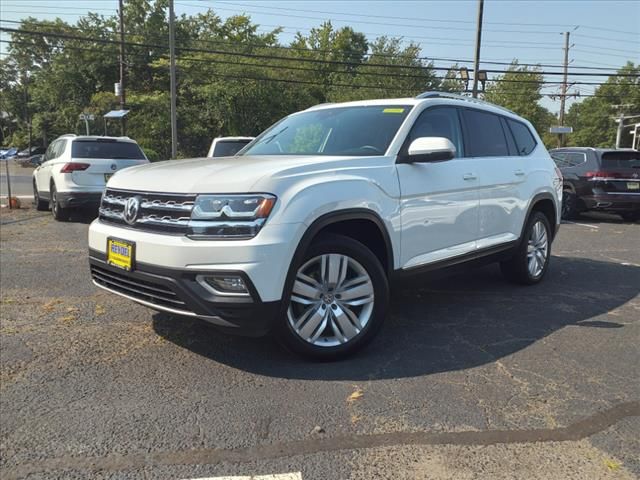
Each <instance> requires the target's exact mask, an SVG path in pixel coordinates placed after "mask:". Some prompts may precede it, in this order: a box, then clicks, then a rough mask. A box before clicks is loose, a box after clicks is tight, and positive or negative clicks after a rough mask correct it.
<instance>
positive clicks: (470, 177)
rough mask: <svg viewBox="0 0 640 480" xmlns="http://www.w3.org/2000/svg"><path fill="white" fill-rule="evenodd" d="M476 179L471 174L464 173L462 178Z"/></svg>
mask: <svg viewBox="0 0 640 480" xmlns="http://www.w3.org/2000/svg"><path fill="white" fill-rule="evenodd" d="M477 178H478V177H476V176H475V175H474V174H473V173H465V174H464V175H463V176H462V179H463V180H476V179H477Z"/></svg>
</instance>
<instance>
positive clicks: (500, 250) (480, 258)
mask: <svg viewBox="0 0 640 480" xmlns="http://www.w3.org/2000/svg"><path fill="white" fill-rule="evenodd" d="M519 243H520V241H519V240H514V241H513V242H509V243H503V244H501V245H496V246H493V247H489V248H483V249H482V250H477V251H475V252H471V253H467V254H464V255H460V256H457V257H453V258H447V259H445V260H441V261H438V262H433V263H429V264H426V265H419V266H417V267H413V268H408V269H399V270H395V271H394V272H393V279H394V280H402V279H406V278H411V277H414V276H429V277H436V278H437V277H443V276H449V275H456V274H458V273H461V272H465V271H468V270H469V269H473V268H478V267H482V266H485V265H488V264H490V263H495V262H500V261H502V260H507V259H508V258H510V257H511V256H512V255H513V251H514V249H515V248H516V247H517V246H518V244H519Z"/></svg>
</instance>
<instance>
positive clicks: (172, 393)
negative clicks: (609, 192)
mask: <svg viewBox="0 0 640 480" xmlns="http://www.w3.org/2000/svg"><path fill="white" fill-rule="evenodd" d="M89 221H90V218H86V217H78V218H74V219H72V221H71V222H68V223H57V222H54V221H53V220H52V219H51V216H50V214H47V213H46V212H45V213H43V212H36V211H35V210H19V211H12V212H9V211H7V209H5V208H3V209H2V211H1V212H0V223H2V225H1V226H0V241H1V243H2V248H1V249H0V264H1V268H0V284H1V287H2V288H1V300H2V305H1V308H2V309H1V314H2V321H1V323H0V420H1V421H0V449H1V455H0V477H2V479H3V480H9V479H17V478H28V479H44V478H47V479H49V478H71V479H81V478H82V479H84V478H109V479H150V478H153V479H161V480H162V479H187V478H189V479H191V478H200V477H218V476H225V475H245V476H250V475H265V476H266V475H279V476H270V477H265V478H270V479H274V480H275V479H285V478H290V479H300V478H301V479H304V480H312V479H318V480H334V479H336V480H337V479H371V478H383V479H386V478H389V479H426V478H430V479H431V478H433V479H456V480H457V479H475V478H490V479H507V478H518V479H534V478H535V479H538V478H539V479H551V478H554V479H555V478H562V479H585V478H589V479H609V478H611V479H613V478H616V479H630V478H638V476H640V441H639V439H640V417H639V415H640V403H639V400H640V382H639V380H640V374H639V371H640V370H639V368H638V366H639V365H640V349H639V345H640V342H639V340H640V296H639V292H640V249H638V244H639V243H640V242H639V241H640V224H638V223H636V224H628V223H623V222H621V221H620V220H619V219H618V218H617V217H613V216H591V217H587V216H585V217H583V218H581V219H580V220H579V221H578V222H577V223H570V224H564V225H563V226H562V228H561V230H560V233H559V236H558V238H557V240H556V242H555V243H554V246H553V258H552V263H551V269H550V271H549V273H548V276H547V277H546V278H545V280H544V281H543V282H542V283H541V284H539V285H537V286H533V287H519V286H514V285H511V284H509V283H507V282H506V281H504V280H503V278H502V277H501V275H500V273H499V270H498V268H497V267H495V266H489V267H485V268H482V269H478V270H476V271H473V272H471V273H466V274H464V275H458V276H452V277H446V278H439V279H422V278H417V279H413V280H412V281H410V282H406V283H403V284H401V285H397V286H396V288H395V290H394V292H393V295H392V308H391V314H390V318H389V319H388V321H387V322H386V324H385V326H384V327H383V329H382V331H381V333H380V335H379V337H378V338H377V339H376V340H375V341H374V342H373V343H372V344H371V346H370V347H369V348H367V349H366V350H364V351H363V352H361V353H360V354H358V355H357V356H355V357H353V358H350V359H347V360H344V361H341V362H337V363H310V362H307V361H304V360H301V359H300V358H298V357H295V356H293V355H291V354H289V353H287V352H285V351H283V350H282V349H281V348H280V347H279V346H278V345H277V344H276V343H275V342H274V341H273V340H271V339H269V338H262V339H251V338H241V337H232V336H227V335H224V334H222V333H219V332H218V331H216V330H215V329H213V328H211V327H210V326H208V325H206V324H204V323H202V322H200V321H197V320H191V319H185V318H177V317H172V316H170V315H166V314H161V313H154V312H152V311H150V310H148V309H146V308H144V307H142V306H138V305H136V304H134V303H131V302H129V301H126V300H124V299H121V298H118V297H116V296H113V295H111V294H109V293H107V292H103V291H101V290H99V289H97V288H95V287H94V286H93V285H92V284H91V281H90V276H89V272H88V264H87V245H86V234H87V228H88V222H89Z"/></svg>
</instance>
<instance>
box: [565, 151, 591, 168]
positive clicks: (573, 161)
mask: <svg viewBox="0 0 640 480" xmlns="http://www.w3.org/2000/svg"><path fill="white" fill-rule="evenodd" d="M586 161H587V155H586V154H584V153H567V160H566V162H567V164H568V166H569V167H577V166H578V165H581V164H583V163H585V162H586Z"/></svg>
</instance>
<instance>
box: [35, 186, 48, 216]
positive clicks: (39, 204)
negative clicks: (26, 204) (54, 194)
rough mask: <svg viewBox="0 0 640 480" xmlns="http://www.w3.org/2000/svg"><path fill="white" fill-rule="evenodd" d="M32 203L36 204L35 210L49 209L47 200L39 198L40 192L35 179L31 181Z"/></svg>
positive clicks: (43, 210)
mask: <svg viewBox="0 0 640 480" xmlns="http://www.w3.org/2000/svg"><path fill="white" fill-rule="evenodd" d="M33 203H34V204H35V205H36V210H38V211H39V212H45V211H47V210H49V202H48V201H47V200H42V199H41V198H40V193H39V192H38V186H37V185H36V181H35V180H34V181H33Z"/></svg>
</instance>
